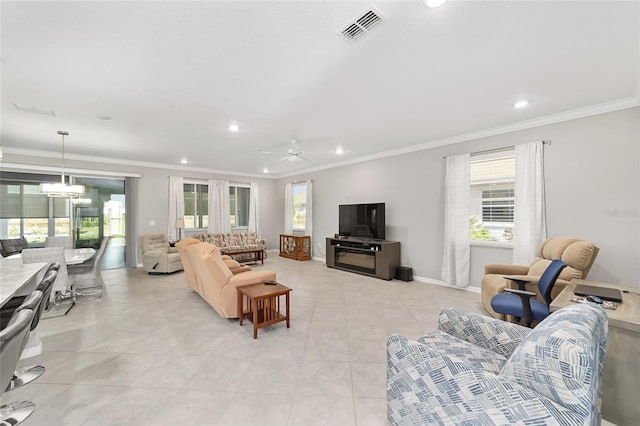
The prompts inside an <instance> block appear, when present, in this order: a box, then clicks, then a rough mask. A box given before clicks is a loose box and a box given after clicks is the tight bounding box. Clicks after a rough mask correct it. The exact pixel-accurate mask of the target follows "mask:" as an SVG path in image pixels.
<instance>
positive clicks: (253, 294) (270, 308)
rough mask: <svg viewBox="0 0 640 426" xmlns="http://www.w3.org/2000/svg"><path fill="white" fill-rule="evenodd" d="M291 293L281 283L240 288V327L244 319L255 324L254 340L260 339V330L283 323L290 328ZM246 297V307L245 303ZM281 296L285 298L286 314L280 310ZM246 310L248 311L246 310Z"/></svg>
mask: <svg viewBox="0 0 640 426" xmlns="http://www.w3.org/2000/svg"><path fill="white" fill-rule="evenodd" d="M289 293H291V289H290V288H289V287H287V286H284V285H282V284H280V283H277V284H276V285H267V284H252V285H246V286H242V287H238V316H239V317H240V326H242V322H243V320H244V318H245V317H246V318H248V319H249V320H250V321H251V322H252V323H253V338H254V339H257V338H258V329H260V328H262V327H266V326H268V325H271V324H276V323H279V322H281V321H286V322H287V328H290V321H289V319H290V316H291V315H290V314H289ZM245 296H246V300H247V303H246V306H245V304H244V303H243V302H244V300H245ZM280 296H284V297H285V306H286V313H285V314H283V313H282V312H281V310H280V308H281V306H280ZM245 308H246V309H245Z"/></svg>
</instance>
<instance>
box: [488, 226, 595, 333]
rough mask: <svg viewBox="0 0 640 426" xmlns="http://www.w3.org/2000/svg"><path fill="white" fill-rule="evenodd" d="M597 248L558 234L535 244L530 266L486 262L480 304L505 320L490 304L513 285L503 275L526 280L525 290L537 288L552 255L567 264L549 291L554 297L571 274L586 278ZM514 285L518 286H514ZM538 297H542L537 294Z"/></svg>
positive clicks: (587, 242)
mask: <svg viewBox="0 0 640 426" xmlns="http://www.w3.org/2000/svg"><path fill="white" fill-rule="evenodd" d="M599 250H600V249H599V248H598V247H596V246H595V245H594V244H593V243H591V242H589V241H584V240H580V239H577V238H567V237H557V238H549V239H546V240H544V241H543V242H542V243H540V245H539V246H538V251H537V253H536V258H535V259H534V260H533V261H532V262H531V264H530V265H529V266H522V265H498V264H489V265H485V267H484V273H485V275H484V276H483V277H482V281H481V284H480V292H481V296H482V306H483V307H484V309H485V310H486V311H487V312H488V313H489V314H490V315H491V316H492V317H494V318H498V319H502V320H504V319H505V317H504V315H502V314H499V313H497V312H495V311H494V310H493V309H492V308H491V299H492V298H493V296H495V295H496V294H498V293H502V291H503V290H504V289H505V288H506V287H507V286H509V287H512V282H511V281H509V280H507V279H505V278H504V277H505V276H516V277H518V278H521V279H523V280H527V281H529V283H528V284H527V285H526V289H527V291H532V292H534V293H536V294H537V293H539V292H538V288H537V286H538V280H539V279H540V276H541V275H542V273H543V272H544V271H545V270H546V269H547V266H549V264H551V261H553V260H555V259H559V260H562V261H563V262H564V263H566V264H567V267H566V268H564V269H563V270H562V272H561V273H560V277H559V278H558V280H557V281H556V284H555V285H554V287H553V291H552V292H551V299H552V300H553V299H554V298H555V297H556V296H557V295H558V294H559V293H560V292H561V291H562V290H563V289H564V287H565V286H566V285H567V284H568V283H569V282H570V281H571V280H572V279H573V278H582V279H584V278H586V277H587V274H588V273H589V270H590V269H591V266H592V265H593V262H594V260H595V258H596V256H597V255H598V251H599ZM514 288H517V287H515V286H514ZM537 298H538V300H540V301H541V302H542V301H543V300H542V299H541V297H540V296H539V295H538V296H537Z"/></svg>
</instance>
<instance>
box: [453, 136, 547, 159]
mask: <svg viewBox="0 0 640 426" xmlns="http://www.w3.org/2000/svg"><path fill="white" fill-rule="evenodd" d="M542 144H543V145H551V140H550V139H543V140H542ZM513 148H515V145H511V146H505V147H502V148H493V149H485V150H483V151H476V152H472V153H471V156H474V155H481V154H490V153H492V152H500V151H506V150H507V149H513ZM447 157H448V156H447V155H443V156H442V158H443V159H444V158H447Z"/></svg>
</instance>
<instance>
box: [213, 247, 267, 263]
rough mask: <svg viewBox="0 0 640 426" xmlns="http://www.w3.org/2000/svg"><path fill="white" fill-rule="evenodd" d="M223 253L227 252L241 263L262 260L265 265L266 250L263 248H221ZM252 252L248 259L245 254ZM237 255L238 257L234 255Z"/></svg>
mask: <svg viewBox="0 0 640 426" xmlns="http://www.w3.org/2000/svg"><path fill="white" fill-rule="evenodd" d="M220 252H221V253H222V254H226V255H227V256H231V258H232V259H234V260H236V261H238V262H239V263H242V264H246V263H249V262H253V263H258V261H260V262H262V264H263V265H264V250H262V249H248V250H237V251H225V250H224V248H222V249H220ZM247 254H250V255H252V256H251V257H250V258H249V259H248V260H246V259H245V258H244V255H247ZM234 256H236V257H234Z"/></svg>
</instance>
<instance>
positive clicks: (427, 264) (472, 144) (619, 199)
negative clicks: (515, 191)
mask: <svg viewBox="0 0 640 426" xmlns="http://www.w3.org/2000/svg"><path fill="white" fill-rule="evenodd" d="M639 123H640V108H633V109H626V110H622V111H617V112H612V113H607V114H602V115H597V116H592V117H587V118H582V119H577V120H571V121H566V122H562V123H557V124H551V125H546V126H540V127H536V128H532V129H527V130H521V131H517V132H511V133H506V134H502V135H497V136H492V137H487V138H482V139H478V140H474V141H469V142H464V143H459V144H455V145H450V146H446V147H439V148H434V149H429V150H423V151H419V152H414V153H410V154H405V155H399V156H395V157H390V158H384V159H380V160H374V161H369V162H365V163H359V164H354V165H349V166H343V167H339V168H334V169H329V170H324V171H320V172H314V173H308V174H304V175H299V176H294V177H289V178H284V179H281V180H280V184H279V185H278V187H277V191H276V194H277V195H278V196H279V197H282V195H283V192H284V190H283V184H284V182H287V181H293V180H305V179H313V182H314V236H313V237H314V242H313V245H314V256H320V257H324V239H325V237H327V236H332V235H333V234H334V233H336V232H337V228H338V205H339V204H343V203H372V202H385V203H386V207H387V211H386V220H387V239H388V240H395V241H400V242H401V247H402V264H403V265H405V266H410V267H412V268H413V270H414V275H417V276H421V277H426V278H432V279H439V278H440V266H441V263H442V253H441V252H442V248H441V247H442V239H443V235H442V227H443V223H444V221H443V214H442V212H443V189H444V188H443V187H444V184H443V175H444V164H443V160H442V157H443V156H444V155H448V154H459V153H463V152H474V151H481V150H485V149H492V148H500V147H506V146H510V145H514V144H520V143H527V142H532V141H536V140H541V139H549V140H551V142H552V144H551V146H545V180H546V193H547V229H548V235H549V236H573V237H577V238H583V239H586V240H590V241H593V242H594V243H595V244H596V245H597V246H598V247H600V249H601V251H600V254H599V256H598V258H597V259H596V263H595V264H594V266H593V268H592V271H591V273H590V275H589V278H590V279H594V280H601V281H605V282H612V283H624V284H628V285H634V286H639V287H640V283H639V275H640V274H639V272H640V266H639V265H640V225H639V222H640V173H639V164H640V124H639ZM318 243H320V244H321V245H322V249H321V250H319V249H318V246H317V244H318ZM510 262H511V250H510V249H502V248H488V247H478V246H474V247H472V250H471V283H472V285H474V286H479V283H480V279H481V277H482V274H483V268H484V265H485V264H486V263H510Z"/></svg>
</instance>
